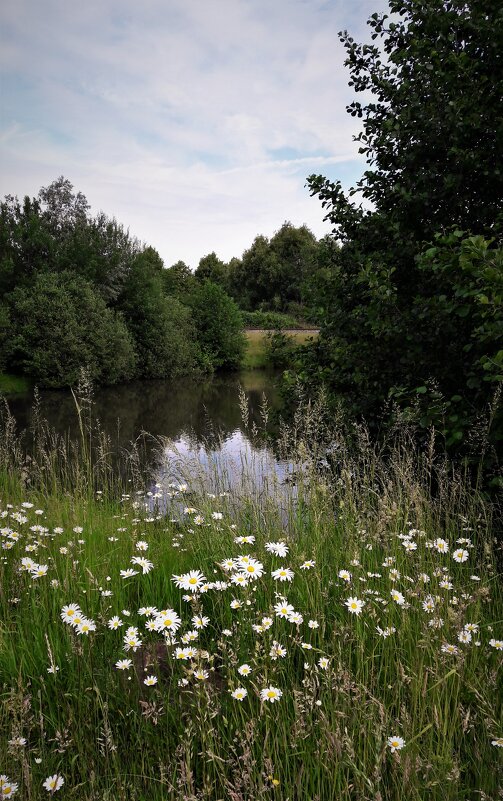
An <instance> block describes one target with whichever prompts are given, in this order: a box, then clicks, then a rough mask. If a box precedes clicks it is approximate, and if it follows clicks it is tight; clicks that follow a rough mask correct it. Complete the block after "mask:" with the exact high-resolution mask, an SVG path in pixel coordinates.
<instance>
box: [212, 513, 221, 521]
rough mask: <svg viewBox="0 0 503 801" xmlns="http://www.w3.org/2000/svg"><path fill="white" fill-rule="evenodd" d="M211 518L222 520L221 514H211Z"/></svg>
mask: <svg viewBox="0 0 503 801" xmlns="http://www.w3.org/2000/svg"><path fill="white" fill-rule="evenodd" d="M211 516H212V518H213V520H222V518H223V514H222V512H212V513H211Z"/></svg>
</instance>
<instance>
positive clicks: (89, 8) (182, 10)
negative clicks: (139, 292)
mask: <svg viewBox="0 0 503 801" xmlns="http://www.w3.org/2000/svg"><path fill="white" fill-rule="evenodd" d="M386 5H387V4H386V3H385V2H384V0H375V2H370V1H369V2H367V1H366V0H365V1H364V0H354V2H352V3H351V4H350V3H347V2H346V0H331V1H330V2H326V1H324V0H275V2H274V3H270V2H266V0H211V2H209V0H145V2H144V3H142V4H139V3H137V2H136V0H135V2H133V0H122V2H121V3H120V4H118V3H116V2H115V0H101V1H100V2H97V0H87V2H86V3H68V2H64V1H63V0H46V2H44V3H43V4H40V3H38V2H36V0H4V3H3V4H2V9H1V11H0V28H1V30H2V34H1V37H2V40H0V43H1V45H2V47H1V48H0V68H1V70H2V76H3V77H2V83H1V96H2V107H3V114H2V117H3V120H4V123H3V125H2V127H1V128H0V147H1V150H2V157H1V168H2V185H1V188H2V190H3V191H2V194H5V193H11V194H12V193H14V194H15V193H17V194H20V195H24V194H36V193H37V191H38V189H39V188H40V186H41V185H47V184H48V183H50V182H51V181H52V180H53V179H54V178H56V177H57V176H58V175H60V174H64V175H65V176H67V177H68V178H70V180H71V181H72V182H73V184H74V185H75V187H76V188H78V189H80V190H81V191H83V192H84V193H85V194H86V195H87V197H88V200H89V202H90V203H91V206H92V208H93V210H96V211H97V210H99V209H103V210H104V211H106V212H107V213H108V214H109V215H111V216H115V217H116V218H117V219H119V220H120V221H121V222H123V223H124V224H126V225H128V226H129V227H130V230H131V232H132V233H134V234H136V235H137V236H138V237H139V238H140V239H142V240H145V241H147V242H148V243H149V244H152V245H153V246H154V247H156V248H157V249H158V250H159V252H160V253H161V256H162V257H163V258H164V259H165V261H166V263H167V264H171V263H173V262H174V261H176V260H177V259H179V258H182V259H184V260H185V261H187V262H188V263H190V264H191V265H192V266H196V265H197V262H198V260H199V258H200V257H201V256H202V255H204V254H205V253H208V252H210V251H211V250H215V251H216V252H217V253H218V254H219V255H220V256H221V257H223V258H230V257H231V256H233V255H240V254H241V252H242V251H243V249H244V248H245V247H248V246H249V245H250V244H251V241H252V239H253V237H254V236H255V235H256V234H259V233H264V234H271V233H272V232H273V231H274V230H276V229H277V228H278V227H279V226H280V225H281V224H282V222H283V221H284V220H285V219H289V220H291V221H292V222H293V223H295V224H302V223H303V222H306V223H307V224H308V225H310V226H311V227H312V229H313V231H314V232H315V233H316V234H317V235H322V234H323V233H325V232H326V231H327V230H328V227H327V226H326V225H324V224H323V223H322V210H321V208H320V206H319V204H318V203H317V201H316V200H314V199H312V198H310V197H309V194H308V192H307V190H306V189H305V186H304V185H305V177H306V175H308V174H310V173H312V172H318V171H319V172H322V173H323V172H324V169H326V168H330V170H331V173H332V172H333V170H334V169H335V168H334V165H337V164H340V165H341V168H343V174H344V175H345V176H346V178H347V180H348V182H351V179H353V180H354V179H356V177H358V176H359V175H360V174H361V172H362V169H363V165H362V162H361V160H360V158H359V157H358V154H357V147H356V145H355V143H354V142H353V141H352V137H353V136H354V135H355V133H356V132H357V130H358V123H357V121H355V119H354V118H352V117H350V116H349V115H347V114H346V113H345V106H346V104H347V103H348V102H350V100H351V99H352V94H351V91H350V90H349V89H348V87H347V80H348V74H347V71H346V70H345V68H344V67H343V61H344V52H343V48H342V45H341V44H340V43H339V40H338V36H337V32H338V31H339V30H340V29H341V28H345V27H348V28H350V29H351V32H352V33H353V32H354V36H355V38H356V39H359V38H365V35H366V34H365V20H366V18H367V17H368V15H369V14H370V13H372V12H373V11H375V10H381V9H382V8H384V7H385V6H386ZM282 154H283V155H282ZM285 154H286V155H285Z"/></svg>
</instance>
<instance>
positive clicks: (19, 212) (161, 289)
mask: <svg viewBox="0 0 503 801" xmlns="http://www.w3.org/2000/svg"><path fill="white" fill-rule="evenodd" d="M196 289H197V281H196V279H195V278H194V276H193V275H192V274H191V272H190V270H189V269H188V268H187V267H186V265H183V263H178V264H176V265H174V266H173V267H172V268H170V269H169V270H165V269H164V264H163V261H162V259H161V258H160V256H159V254H158V253H157V251H156V250H155V249H154V248H152V247H146V246H143V245H141V244H140V243H139V242H138V240H136V239H134V238H133V237H131V236H130V235H129V232H128V231H126V230H125V229H124V228H123V227H122V226H121V225H120V224H119V223H117V222H116V220H113V219H110V218H108V217H107V216H106V215H105V214H103V213H100V214H98V215H96V216H95V217H92V216H91V215H90V213H89V204H88V203H87V200H86V198H85V197H84V195H83V194H82V193H81V192H77V193H75V192H74V191H73V186H72V184H71V183H70V181H68V179H66V178H63V177H60V178H58V179H57V180H56V181H54V182H53V183H52V184H51V185H50V186H48V187H44V188H42V189H41V190H40V192H39V194H38V196H37V197H36V198H32V199H30V198H28V197H26V198H25V199H24V201H23V203H20V202H19V201H18V199H17V198H14V197H12V196H7V197H6V198H5V201H4V202H3V203H2V204H0V368H1V369H4V370H10V371H12V372H20V373H23V374H25V375H27V376H31V377H32V378H33V379H34V380H36V381H37V382H38V383H39V384H40V385H45V386H51V387H60V386H67V385H69V384H73V383H75V382H76V380H77V378H78V373H79V369H80V367H83V366H85V367H87V368H88V369H89V371H90V374H91V376H92V377H93V378H94V379H95V380H96V381H98V382H101V383H107V384H113V383H116V382H119V381H127V380H130V379H132V378H164V377H171V376H177V375H180V374H183V373H194V372H196V373H197V372H201V371H203V370H204V371H207V370H213V369H217V368H219V367H221V366H225V367H234V366H236V364H237V362H236V344H235V342H234V341H232V340H233V336H234V338H235V340H236V341H240V337H241V321H240V319H239V315H236V314H235V310H234V304H233V302H232V301H231V299H230V298H228V297H227V296H225V297H226V299H227V303H228V305H227V306H226V305H225V302H224V300H223V299H222V297H221V296H220V295H219V302H220V309H219V321H220V325H221V326H222V330H224V329H225V331H226V337H225V338H224V337H222V339H221V342H220V344H219V347H218V348H216V347H215V348H209V347H208V342H207V333H208V332H205V331H203V329H202V328H201V321H200V319H199V316H198V315H199V313H197V314H196V308H197V298H195V299H194V303H192V304H191V303H190V297H191V294H192V293H194V292H195V290H196ZM198 291H199V290H198ZM224 294H225V293H224ZM197 297H199V295H197ZM192 307H193V308H194V310H193V308H192ZM226 311H227V312H228V314H229V317H228V318H226V316H225V315H226ZM196 316H197V323H196V319H195V317H196ZM233 326H234V328H233ZM227 346H228V347H229V352H228V353H226V351H225V348H226V347H227Z"/></svg>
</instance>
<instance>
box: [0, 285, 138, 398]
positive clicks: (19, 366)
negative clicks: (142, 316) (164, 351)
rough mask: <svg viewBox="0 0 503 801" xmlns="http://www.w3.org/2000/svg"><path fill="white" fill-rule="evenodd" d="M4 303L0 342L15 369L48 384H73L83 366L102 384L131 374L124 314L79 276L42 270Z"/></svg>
mask: <svg viewBox="0 0 503 801" xmlns="http://www.w3.org/2000/svg"><path fill="white" fill-rule="evenodd" d="M8 301H9V307H10V328H9V332H8V333H9V336H8V337H7V338H5V339H4V341H3V343H2V344H3V353H4V357H5V361H6V365H7V367H8V369H11V370H12V371H13V372H21V373H23V374H25V375H28V376H30V377H31V378H33V379H34V380H35V381H37V382H38V383H40V384H41V385H42V386H47V387H64V386H69V385H71V384H75V383H76V382H77V380H78V377H79V373H80V368H81V367H87V368H88V369H89V372H90V375H91V377H92V378H93V379H95V380H96V381H98V382H101V383H104V384H115V383H116V382H118V381H127V380H128V379H130V378H132V377H133V376H134V374H135V369H136V353H135V348H134V344H133V340H132V338H131V336H130V334H129V333H128V331H127V328H126V326H125V325H124V321H123V319H122V317H121V316H120V315H118V314H117V313H116V312H114V311H112V310H111V309H108V308H107V307H106V305H105V302H104V301H103V299H102V298H100V296H99V295H97V294H96V293H95V292H94V291H93V288H92V286H91V285H90V284H89V283H88V282H87V281H85V280H84V279H83V278H81V277H80V276H76V275H74V274H72V273H68V272H63V273H40V274H39V275H38V276H37V277H36V279H35V281H34V283H33V284H32V285H31V286H26V287H23V286H19V287H17V288H16V289H14V290H13V292H12V293H11V294H10V295H9V296H8Z"/></svg>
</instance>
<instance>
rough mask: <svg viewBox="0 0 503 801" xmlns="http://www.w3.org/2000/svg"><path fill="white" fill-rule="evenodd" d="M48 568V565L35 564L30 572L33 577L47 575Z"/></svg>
mask: <svg viewBox="0 0 503 801" xmlns="http://www.w3.org/2000/svg"><path fill="white" fill-rule="evenodd" d="M48 570H49V565H35V566H34V567H33V568H32V570H31V571H30V572H31V575H32V576H33V578H41V576H46V575H47V571H48Z"/></svg>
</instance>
